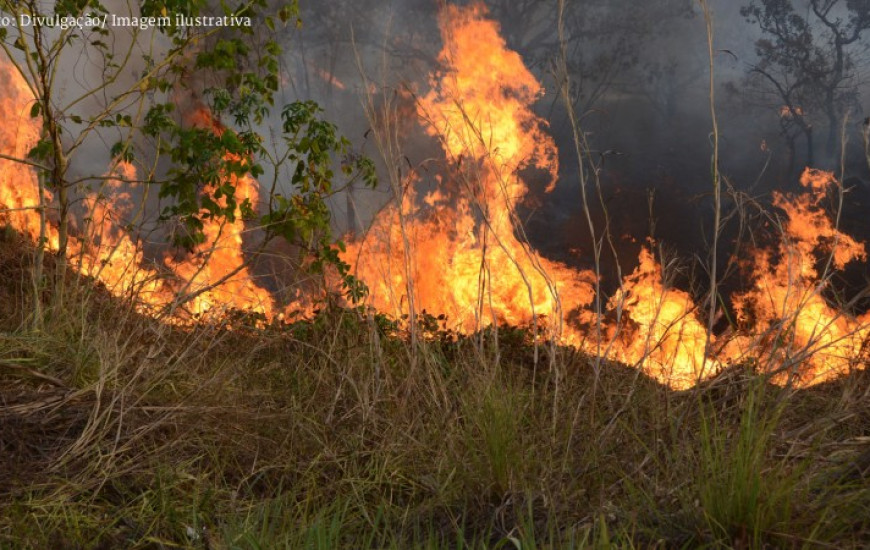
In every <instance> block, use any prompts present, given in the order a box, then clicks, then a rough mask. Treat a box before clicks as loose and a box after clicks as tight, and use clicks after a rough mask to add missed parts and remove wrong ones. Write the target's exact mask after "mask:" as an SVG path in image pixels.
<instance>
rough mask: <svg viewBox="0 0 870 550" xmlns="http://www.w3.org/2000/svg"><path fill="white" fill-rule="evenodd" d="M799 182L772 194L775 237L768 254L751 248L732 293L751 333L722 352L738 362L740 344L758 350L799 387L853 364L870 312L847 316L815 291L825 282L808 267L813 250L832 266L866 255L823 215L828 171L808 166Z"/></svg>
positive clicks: (830, 180) (830, 179) (830, 181)
mask: <svg viewBox="0 0 870 550" xmlns="http://www.w3.org/2000/svg"><path fill="white" fill-rule="evenodd" d="M801 185H803V186H804V187H805V188H806V189H807V190H808V191H809V192H808V193H806V194H803V195H799V196H792V195H787V194H782V193H776V194H775V195H774V204H775V205H776V206H778V207H779V208H781V209H782V210H784V211H785V213H786V217H787V220H786V222H785V224H784V226H783V230H784V234H783V238H782V242H781V243H780V245H779V250H778V251H777V252H778V254H777V257H776V258H775V257H774V254H773V253H772V252H771V251H768V250H762V251H759V252H758V253H757V255H756V257H755V258H754V263H753V265H752V268H751V276H752V278H753V280H754V281H755V284H754V287H753V288H752V289H750V290H749V291H747V292H745V293H744V294H742V295H739V296H737V297H735V298H734V307H735V310H736V311H737V314H738V320H739V321H741V322H743V323H744V324H749V323H751V324H752V329H751V332H752V333H753V337H752V338H749V339H746V338H740V339H735V340H734V341H733V342H732V343H731V344H730V347H729V352H730V355H732V356H734V357H735V358H738V359H740V358H743V357H744V356H745V354H746V353H745V352H747V351H748V349H752V350H757V349H759V348H765V349H766V350H767V357H765V358H764V359H767V361H769V362H770V366H769V367H768V369H769V370H773V371H781V372H779V374H778V375H777V377H776V380H777V381H780V382H786V381H788V380H792V381H793V382H795V383H797V384H799V385H804V386H806V385H811V384H817V383H820V382H824V381H827V380H830V379H833V378H836V377H838V376H840V375H842V374H845V373H846V372H848V371H850V370H854V369H856V368H858V367H859V363H860V362H861V360H862V358H864V357H865V355H866V353H865V351H864V345H865V343H866V342H867V340H868V337H870V328H868V327H870V325H868V321H870V314H868V315H865V316H864V318H863V319H855V318H853V317H851V316H850V315H849V314H847V313H845V312H842V311H838V310H836V309H834V308H833V307H831V306H830V305H829V304H828V303H827V301H826V300H825V298H824V297H823V296H822V294H821V292H822V290H823V289H824V287H825V284H826V282H827V279H822V278H820V276H819V273H818V272H817V270H816V264H817V259H816V256H815V254H816V252H824V253H826V254H828V255H829V256H830V258H831V260H832V262H831V263H832V266H833V267H834V268H836V269H842V268H843V267H845V265H846V264H847V263H849V262H851V261H855V260H866V259H867V252H866V250H865V248H864V245H863V244H861V243H858V242H856V241H855V240H854V239H852V238H851V237H849V236H848V235H845V234H843V233H841V232H840V231H839V230H837V229H836V228H835V227H834V225H833V224H832V223H831V221H830V219H829V218H828V216H826V215H825V213H824V209H823V208H822V204H821V203H822V200H823V199H824V197H825V193H826V192H827V190H828V189H829V188H831V187H833V186H835V185H838V184H837V181H836V180H835V179H834V176H833V174H831V173H829V172H824V171H821V170H812V169H809V168H808V169H806V170H805V171H804V173H803V175H802V176H801ZM762 344H763V345H762ZM747 348H748V349H747Z"/></svg>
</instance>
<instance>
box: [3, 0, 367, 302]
mask: <svg viewBox="0 0 870 550" xmlns="http://www.w3.org/2000/svg"><path fill="white" fill-rule="evenodd" d="M127 9H128V10H129V11H128V12H127V13H124V14H119V13H117V12H115V13H114V15H124V16H128V17H140V16H141V17H143V18H147V17H155V18H160V17H167V16H168V19H167V20H166V24H164V25H159V26H151V27H150V28H149V27H148V26H147V25H145V26H140V27H136V26H133V27H125V28H123V29H121V28H113V27H112V26H111V25H107V26H106V27H103V26H100V25H98V24H91V23H90V22H92V21H94V20H95V19H94V18H100V17H102V16H111V15H112V14H110V12H109V10H108V8H107V5H106V4H105V3H104V2H102V1H101V0H56V1H55V2H53V3H46V2H41V1H38V0H23V1H21V0H16V1H12V0H2V1H0V13H2V14H7V15H9V16H11V17H12V18H13V19H14V21H15V25H14V26H13V27H12V28H9V29H0V48H2V49H3V50H4V51H5V53H6V55H7V57H8V59H9V60H10V61H11V62H12V63H13V64H14V65H15V67H16V69H17V70H18V72H19V73H20V74H21V76H22V77H23V78H24V80H25V81H26V83H27V85H28V86H29V87H30V89H31V91H32V93H33V95H34V97H35V99H36V101H35V103H34V107H33V109H32V111H31V115H32V116H33V117H34V118H35V117H40V118H41V120H42V126H43V130H42V137H41V139H40V141H39V142H38V143H37V144H36V146H35V147H34V148H33V149H32V150H31V152H30V154H29V158H28V159H18V160H20V161H22V162H26V163H28V164H30V165H33V166H35V167H36V168H37V169H38V170H39V172H40V182H44V183H45V184H46V186H47V187H48V189H50V190H51V191H53V192H54V195H55V200H56V201H57V203H58V208H57V210H58V220H57V221H58V237H59V247H58V255H59V258H60V259H61V266H62V265H63V259H64V258H65V257H66V255H67V248H68V241H69V227H70V211H71V206H72V204H73V202H74V201H75V192H76V190H77V189H78V188H80V187H81V186H82V185H83V184H86V183H87V182H92V181H99V180H101V179H102V180H104V179H105V176H104V175H103V173H104V172H105V169H104V168H102V169H100V173H96V174H84V175H83V176H82V175H80V174H76V175H75V176H73V175H72V172H71V170H70V166H71V164H72V161H74V160H75V159H76V158H77V156H81V155H84V154H85V151H88V154H90V153H92V152H93V148H92V147H93V146H91V145H90V144H93V143H94V142H97V143H102V142H106V141H107V140H109V143H110V144H111V146H110V151H109V152H110V154H111V156H112V157H114V158H118V159H123V160H126V161H129V162H133V163H135V164H136V165H137V166H138V167H139V168H140V174H142V175H141V178H142V180H143V182H144V183H147V184H152V185H157V186H158V187H159V190H160V196H161V197H163V198H164V199H167V200H168V202H169V205H168V206H166V207H165V208H164V209H163V211H162V219H163V220H164V221H169V220H173V221H175V222H177V223H179V224H181V226H182V227H184V228H185V231H183V232H177V233H175V239H174V240H175V244H177V245H182V246H185V247H188V248H190V247H193V246H195V245H197V244H200V243H202V242H203V241H204V240H205V235H204V233H203V226H204V223H203V222H204V220H206V219H226V220H228V221H233V219H234V217H235V216H236V212H237V211H241V213H242V215H245V216H249V217H250V216H253V208H252V206H253V205H250V204H243V205H239V204H236V201H235V188H234V185H233V178H231V177H230V176H236V177H244V176H251V177H260V176H263V175H264V174H266V169H265V167H264V165H263V164H264V163H269V164H270V165H271V166H270V167H271V170H272V174H273V184H272V186H271V188H270V196H269V197H268V204H269V210H268V212H266V213H264V214H263V215H262V217H261V218H260V220H259V221H260V223H261V224H262V227H264V228H265V235H266V239H271V238H274V237H283V238H285V239H288V240H290V241H291V242H293V243H294V244H302V245H304V246H305V247H306V248H307V249H308V250H310V251H311V252H312V254H313V255H314V256H315V258H317V259H318V261H327V262H329V263H332V264H334V265H336V266H337V267H338V268H339V271H340V272H341V273H342V275H344V276H345V281H346V283H348V284H351V283H354V281H353V280H352V279H351V278H350V277H349V275H348V273H347V266H346V265H344V264H343V263H342V262H340V260H339V259H338V255H337V254H335V252H334V251H333V250H332V248H331V247H332V234H331V231H330V226H329V210H328V208H327V207H326V203H325V201H326V198H327V197H328V196H329V195H330V194H331V193H332V192H333V191H334V190H333V184H334V181H335V180H336V179H337V178H336V175H335V174H334V173H333V167H334V166H335V165H337V157H338V158H341V157H343V158H344V162H342V163H341V168H342V172H343V174H344V175H345V176H347V177H348V178H353V177H361V178H362V179H364V181H365V182H366V183H367V184H370V185H373V184H374V171H373V166H372V165H371V163H370V162H368V161H366V160H365V159H363V158H361V157H354V156H352V155H350V154H349V144H348V142H347V141H346V140H344V139H343V138H341V137H339V136H338V134H337V130H336V128H335V126H334V125H332V124H330V123H327V122H325V121H323V120H322V119H321V118H320V112H319V107H318V106H317V105H316V104H314V103H311V102H306V103H299V102H297V103H293V104H291V105H289V106H286V107H285V108H284V109H283V111H282V118H283V121H284V124H283V127H282V130H283V131H284V139H283V142H282V145H283V151H282V152H281V153H280V154H279V153H276V152H274V151H271V152H270V151H269V150H268V149H267V148H266V147H265V145H264V141H265V139H264V137H263V136H262V135H261V134H260V133H259V132H258V131H257V127H258V125H261V124H263V123H264V121H265V120H266V119H267V117H268V116H269V114H270V112H271V111H272V109H273V107H274V99H275V93H276V92H277V91H278V89H279V56H280V54H281V48H280V46H279V45H278V43H277V41H276V39H275V34H274V31H275V30H276V28H277V26H278V25H281V24H286V23H296V24H299V23H300V21H299V19H298V5H297V3H296V1H295V0H294V1H291V2H286V3H281V4H280V5H279V7H278V8H277V9H273V10H271V11H269V10H270V8H269V5H268V3H267V1H266V0H242V1H241V2H239V3H237V4H233V5H231V4H230V3H226V2H221V3H220V4H219V5H217V6H216V5H215V3H213V2H208V1H206V0H142V1H141V2H140V3H139V5H138V6H132V5H130V4H128V5H127ZM52 15H53V16H56V17H67V18H75V19H76V20H77V21H88V22H89V23H88V24H87V25H85V26H82V27H80V26H76V25H70V26H67V27H52V26H47V25H38V24H37V25H34V24H26V23H23V22H25V21H37V20H38V19H37V18H39V17H45V16H52ZM177 16H184V17H187V18H195V17H204V16H217V17H221V16H227V17H236V18H238V19H237V20H238V21H243V20H244V19H245V18H248V20H250V21H251V22H252V24H251V26H246V25H236V26H232V27H221V26H208V25H204V26H188V25H179V24H177V21H178V20H177V19H176V17H177ZM188 20H189V19H188ZM264 30H265V32H264ZM81 60H86V61H85V62H82V61H81ZM79 64H81V65H82V66H84V67H85V69H83V70H82V71H81V74H75V68H74V67H78V66H79ZM94 74H96V75H98V76H99V77H98V78H96V79H95V78H93V77H94ZM71 78H72V79H75V80H76V81H82V82H87V83H88V85H82V86H81V89H80V90H76V89H75V87H74V88H73V90H72V91H70V90H68V89H65V85H64V84H63V82H64V81H65V80H67V79H71ZM185 97H188V98H195V102H200V103H206V102H207V103H208V106H209V107H210V110H211V111H212V113H213V116H214V117H215V119H216V120H219V121H224V120H231V121H232V124H231V125H230V124H223V123H221V124H220V131H214V129H213V128H204V127H200V126H197V125H192V124H190V123H189V121H187V120H186V117H185V116H184V113H181V112H179V109H178V105H179V104H180V103H181V102H182V99H183V98H185ZM89 146H90V147H91V148H90V149H89ZM167 166H168V168H167ZM288 174H289V175H288ZM285 176H286V181H283V180H282V178H284V177H285ZM282 193H283V194H282ZM285 195H286V197H287V198H285ZM40 211H41V213H42V223H43V226H44V224H45V223H46V215H45V208H41V209H40ZM43 246H44V243H39V247H38V250H39V251H40V254H41V250H42V248H43ZM37 260H38V264H39V265H38V266H37V268H38V269H36V270H35V271H36V272H37V273H38V272H39V270H41V262H42V260H41V255H39V256H38V258H37ZM315 264H317V262H315ZM37 278H38V276H37ZM350 290H352V291H353V292H354V293H359V292H361V289H360V288H359V287H358V286H353V287H352V288H351V289H350ZM350 290H349V291H350Z"/></svg>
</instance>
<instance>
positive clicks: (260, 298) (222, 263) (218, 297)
mask: <svg viewBox="0 0 870 550" xmlns="http://www.w3.org/2000/svg"><path fill="white" fill-rule="evenodd" d="M190 121H191V123H192V124H194V125H195V126H198V127H200V128H204V129H208V130H211V131H212V132H214V133H216V134H218V135H220V134H221V133H222V132H223V131H224V127H223V126H222V125H221V124H220V122H218V121H217V120H216V119H215V118H214V117H213V116H212V114H211V113H210V112H209V111H208V110H207V109H204V108H203V109H199V110H197V111H195V112H194V113H193V114H192V115H191V116H190ZM227 160H238V159H232V158H229V157H228V158H227ZM230 179H231V182H230V183H231V184H232V185H233V187H234V188H235V201H236V204H237V205H241V204H242V203H243V202H244V201H245V200H247V201H249V202H250V204H252V205H254V206H256V204H257V202H258V201H259V184H258V183H257V181H256V180H254V179H253V178H251V177H250V176H245V177H241V178H239V177H236V176H230ZM204 192H205V193H208V194H211V195H212V196H213V195H214V192H215V189H214V187H213V186H209V187H208V188H207V189H206V190H205V191H204ZM214 200H215V202H216V203H218V204H220V205H221V207H224V208H225V207H226V204H227V202H226V198H225V197H221V198H215V199H214ZM204 225H205V226H204V228H203V232H204V233H205V237H206V238H205V242H204V243H202V244H200V245H198V246H197V247H196V249H195V250H194V251H193V253H192V254H191V255H190V256H189V257H187V258H185V259H184V260H182V261H178V262H176V261H173V260H172V259H167V263H168V265H169V267H170V268H171V269H172V271H173V272H174V273H175V275H176V276H178V278H179V279H181V280H182V281H184V285H183V288H182V293H189V294H191V295H194V296H196V299H195V300H193V301H192V302H191V304H190V305H189V306H188V309H189V310H190V311H191V312H192V313H193V314H195V315H203V314H205V313H206V312H211V313H210V314H211V315H215V314H217V315H220V314H222V313H223V312H224V311H226V310H227V309H238V310H244V311H250V312H254V313H259V314H262V315H264V316H265V317H266V318H267V319H271V318H272V316H273V315H274V309H275V303H274V300H273V299H272V295H271V293H270V292H269V291H267V290H266V289H264V288H262V287H260V286H259V285H257V284H256V283H255V282H254V277H253V274H252V273H251V272H250V270H249V269H248V267H247V263H246V260H245V255H244V252H243V251H242V235H243V234H244V233H245V222H244V221H243V220H242V213H241V209H240V207H237V208H236V211H235V218H234V221H232V222H230V221H226V220H215V219H213V218H206V219H205V220H204Z"/></svg>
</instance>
